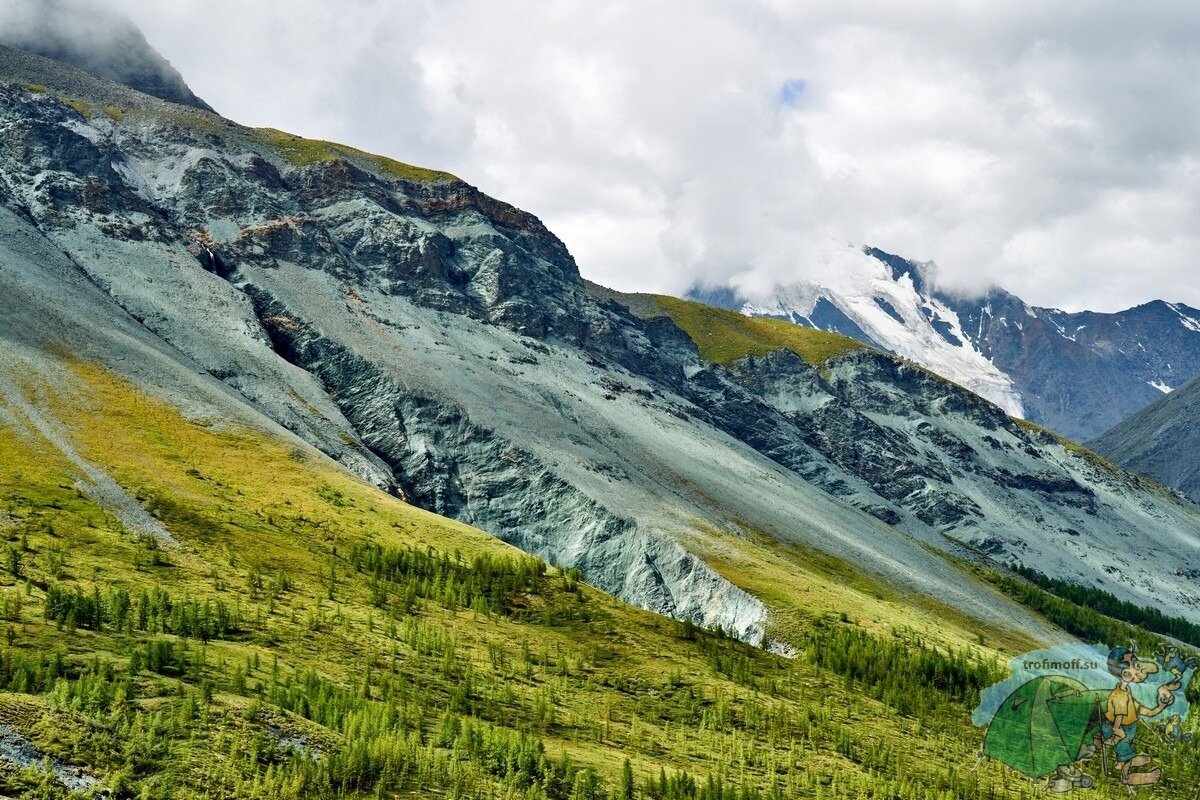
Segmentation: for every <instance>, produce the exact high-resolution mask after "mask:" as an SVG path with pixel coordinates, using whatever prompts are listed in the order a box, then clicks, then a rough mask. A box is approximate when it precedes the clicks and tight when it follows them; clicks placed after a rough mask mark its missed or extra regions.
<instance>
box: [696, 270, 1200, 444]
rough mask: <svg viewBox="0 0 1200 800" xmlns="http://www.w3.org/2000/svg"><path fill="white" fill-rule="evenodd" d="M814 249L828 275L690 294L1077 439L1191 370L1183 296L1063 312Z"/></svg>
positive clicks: (1196, 328)
mask: <svg viewBox="0 0 1200 800" xmlns="http://www.w3.org/2000/svg"><path fill="white" fill-rule="evenodd" d="M821 257H822V258H823V259H824V260H825V261H827V262H828V264H827V265H826V266H827V268H826V269H825V270H824V275H826V276H828V277H827V279H823V280H822V282H821V283H820V284H819V285H818V284H817V283H811V282H810V283H800V284H795V285H790V286H785V287H780V288H778V289H777V290H775V291H774V292H773V293H771V295H770V296H764V297H759V298H741V297H738V296H737V295H736V293H734V292H733V291H731V290H730V289H728V288H722V287H716V288H708V289H697V290H694V291H693V292H692V293H691V296H693V297H695V298H696V299H703V300H708V301H711V302H716V303H717V304H719V305H722V306H724V307H726V308H733V309H737V310H741V311H743V312H744V313H747V314H753V315H763V316H772V317H779V318H782V319H788V320H791V321H792V322H795V323H797V324H800V325H805V326H809V327H813V328H817V329H819V330H827V331H836V332H838V333H843V334H845V335H847V336H851V337H853V338H855V339H858V340H859V341H862V342H866V343H869V344H873V345H876V346H878V347H881V348H884V349H886V350H889V351H891V352H894V353H897V354H898V355H901V356H903V357H905V358H908V359H911V360H913V361H916V362H918V363H920V364H923V365H925V366H927V367H929V368H930V369H932V370H933V371H935V372H937V373H938V374H940V375H944V376H945V377H947V378H950V379H951V380H954V381H956V382H958V383H960V384H962V385H963V386H966V387H967V388H969V389H971V390H972V391H974V392H977V393H978V394H980V395H982V396H984V397H986V398H988V399H989V400H991V401H992V402H994V403H996V404H997V405H999V406H1001V407H1002V408H1004V409H1005V410H1006V411H1008V412H1009V413H1010V414H1014V415H1017V416H1022V417H1025V418H1026V419H1029V420H1031V421H1033V422H1036V423H1039V424H1042V425H1045V426H1047V427H1049V428H1052V429H1053V430H1055V431H1058V432H1060V433H1062V434H1063V435H1065V436H1068V437H1070V438H1072V439H1076V440H1080V441H1082V440H1086V439H1089V438H1091V437H1094V436H1096V435H1098V434H1099V433H1101V432H1103V431H1105V430H1107V429H1108V428H1110V427H1111V426H1113V425H1115V424H1116V423H1117V422H1119V421H1121V420H1122V419H1124V418H1125V417H1127V416H1129V415H1130V414H1132V413H1133V412H1135V411H1137V410H1138V409H1140V408H1143V407H1144V406H1146V405H1147V404H1149V403H1152V402H1154V400H1156V399H1157V398H1158V397H1160V395H1161V394H1162V393H1165V392H1169V391H1171V389H1173V388H1175V387H1178V386H1181V385H1182V384H1184V383H1186V382H1187V381H1189V380H1191V379H1192V378H1194V377H1196V376H1197V375H1200V310H1197V309H1193V308H1190V307H1188V306H1185V305H1183V304H1172V303H1166V302H1161V301H1158V302H1154V303H1148V304H1145V305H1141V306H1137V307H1135V308H1130V309H1127V310H1125V311H1121V312H1117V313H1112V314H1100V313H1095V312H1090V311H1082V312H1078V313H1068V312H1065V311H1061V310H1059V309H1054V308H1039V307H1034V306H1030V305H1028V304H1026V303H1025V302H1023V301H1022V300H1021V299H1020V298H1018V297H1016V296H1014V295H1012V294H1010V293H1008V292H1006V291H1004V290H1003V289H1001V288H994V289H991V290H990V291H988V292H987V293H985V294H983V295H982V296H978V297H962V296H957V295H954V294H951V293H947V292H944V291H942V290H939V289H938V288H937V285H936V275H935V268H934V267H933V265H930V264H921V263H917V262H913V261H909V260H908V259H905V258H902V257H900V256H896V255H892V254H890V253H886V252H884V251H882V250H878V249H876V248H865V249H862V250H859V249H858V248H845V249H844V250H840V251H836V252H831V253H828V254H823V255H822V256H821Z"/></svg>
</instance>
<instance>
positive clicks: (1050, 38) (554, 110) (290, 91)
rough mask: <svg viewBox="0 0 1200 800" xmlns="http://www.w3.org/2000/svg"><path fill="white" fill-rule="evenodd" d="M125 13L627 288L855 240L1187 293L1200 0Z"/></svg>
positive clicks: (1192, 268)
mask: <svg viewBox="0 0 1200 800" xmlns="http://www.w3.org/2000/svg"><path fill="white" fill-rule="evenodd" d="M3 2H4V0H0V3H3ZM111 2H112V3H113V4H114V5H115V6H117V7H118V8H120V9H122V10H124V11H125V12H126V13H128V14H129V15H130V16H132V17H133V18H134V19H135V20H136V21H137V22H138V23H139V24H140V25H141V26H142V28H143V29H144V31H145V32H146V34H147V38H149V39H150V41H151V42H152V43H153V44H155V45H156V46H158V47H159V48H160V49H161V50H162V51H163V52H164V53H165V54H166V55H167V57H168V58H169V59H170V60H171V61H172V62H173V63H174V64H175V66H176V67H178V68H179V69H180V70H181V72H182V73H183V74H184V76H185V77H186V78H187V79H188V81H189V82H190V83H191V85H192V88H193V89H194V90H195V91H196V92H197V94H199V95H200V96H201V97H203V98H205V99H206V100H208V101H209V102H210V103H211V104H212V105H213V106H214V107H216V108H217V109H218V110H220V111H222V112H224V113H226V114H227V115H229V116H231V117H233V118H235V119H238V120H239V121H242V122H247V123H252V124H261V125H273V126H275V127H281V128H286V129H290V130H293V131H296V132H298V133H303V134H305V135H310V136H318V137H322V138H334V139H339V140H343V141H347V142H350V143H352V144H355V145H358V146H361V147H365V148H368V149H372V150H376V151H380V152H384V153H387V154H388V155H392V156H394V157H397V158H400V159H402V160H407V161H412V162H415V163H420V164H424V165H428V166H433V167H439V168H445V169H449V170H451V171H453V172H455V173H457V174H459V175H460V176H462V177H463V178H465V179H466V180H468V181H470V182H472V183H475V184H476V185H478V186H480V187H481V188H482V189H484V190H485V191H487V192H489V193H491V194H493V195H496V196H498V197H500V198H502V199H505V200H508V201H509V202H513V203H514V204H516V205H519V206H521V207H522V208H525V209H526V210H529V211H531V212H533V213H535V214H538V215H539V216H540V217H542V219H543V220H545V221H546V223H547V224H548V225H549V226H550V228H551V229H552V230H554V231H555V232H556V233H558V234H559V235H560V236H561V237H562V238H563V239H564V241H566V243H567V244H568V246H569V247H570V248H571V250H572V252H573V253H574V254H575V255H576V257H577V259H578V261H579V263H580V267H581V270H582V271H583V273H584V274H585V275H586V276H587V277H590V278H593V279H595V280H599V281H601V282H604V283H608V284H611V285H615V286H617V287H620V288H628V289H655V290H665V291H672V292H680V291H683V290H685V289H686V288H687V287H688V286H689V285H690V284H691V283H692V282H693V281H695V280H709V281H720V280H726V279H731V278H732V279H735V280H737V281H739V282H741V283H743V284H745V285H747V286H751V285H753V286H764V285H766V284H769V283H771V282H773V281H787V280H790V279H794V278H796V277H799V276H802V275H806V274H808V273H809V272H810V271H811V270H814V269H818V268H819V266H818V265H819V263H820V262H821V259H820V257H819V256H818V255H817V254H819V253H820V252H823V249H827V248H828V247H829V242H831V241H833V242H837V243H839V246H840V244H841V243H844V242H846V241H854V242H860V243H865V244H874V245H877V246H879V247H882V248H884V249H889V250H892V251H895V252H898V253H901V254H903V255H907V256H909V257H913V258H917V259H923V260H925V259H928V260H935V261H937V262H938V264H939V267H940V274H941V275H942V276H943V278H944V280H946V281H948V282H949V283H951V284H952V285H954V286H956V287H963V288H976V287H979V286H981V285H983V284H985V283H987V282H988V281H995V282H998V283H1000V284H1002V285H1004V286H1005V287H1006V288H1009V289H1010V290H1012V291H1015V292H1017V293H1018V294H1020V295H1022V296H1023V297H1025V298H1026V299H1027V300H1029V301H1030V302H1034V303H1039V304H1045V305H1056V306H1061V307H1068V308H1081V307H1090V308H1095V309H1100V310H1108V309H1115V308H1118V307H1123V306H1126V305H1130V304H1133V303H1136V302H1142V301H1145V300H1148V299H1151V298H1154V297H1160V296H1161V297H1165V298H1167V299H1172V300H1183V301H1185V302H1189V303H1191V304H1193V305H1200V281H1198V280H1197V279H1196V277H1195V275H1196V266H1197V261H1198V259H1197V255H1198V254H1200V226H1198V225H1196V222H1195V221H1196V220H1197V218H1198V216H1197V212H1198V211H1200V208H1198V205H1200V202H1198V201H1200V168H1198V166H1197V165H1198V164H1200V116H1198V115H1197V114H1196V113H1195V109H1196V108H1197V107H1200V83H1198V82H1196V81H1195V80H1194V76H1195V75H1196V74H1197V70H1198V69H1200V50H1198V49H1197V48H1196V47H1195V46H1194V39H1195V36H1196V34H1197V33H1198V32H1200V6H1195V5H1194V4H1190V3H1171V2H1150V3H1142V4H1125V3H1118V2H1116V0H1110V1H1109V2H1088V1H1087V0H1084V1H1083V2H1078V3H1070V4H1064V3H1045V2H1033V1H1032V0H1020V1H1018V2H1013V1H1012V0H1010V1H1009V2H1000V1H999V0H995V1H992V2H984V1H983V0H960V1H959V2H950V3H946V2H933V0H908V2H905V3H895V2H886V0H859V2H847V0H806V2H804V3H799V2H784V0H769V1H764V2H758V3H752V2H746V1H745V0H726V2H715V1H713V0H691V1H690V2H685V0H660V2H656V3H634V2H619V1H617V2H608V3H585V2H567V1H566V0H559V1H558V2H546V3H516V2H511V0H445V1H444V2H436V3H434V2H423V1H422V0H391V1H385V0H343V2H338V3H332V2H320V1H319V0H290V1H289V2H279V0H270V1H264V2H254V3H247V2H245V1H244V0H237V1H236V2H235V0H174V1H173V2H171V3H162V2H160V0H111ZM801 82H802V83H801ZM800 87H802V89H801V88H800Z"/></svg>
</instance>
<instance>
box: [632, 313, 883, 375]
mask: <svg viewBox="0 0 1200 800" xmlns="http://www.w3.org/2000/svg"><path fill="white" fill-rule="evenodd" d="M653 299H654V301H655V302H656V303H657V304H658V306H659V307H660V308H661V309H662V310H663V312H664V313H666V314H667V315H668V316H670V317H671V320H672V321H674V323H675V324H676V325H678V326H679V327H680V328H682V329H683V331H684V332H685V333H687V335H688V336H689V337H691V339H692V341H694V342H695V343H696V347H697V348H699V350H700V357H701V358H703V359H705V360H706V361H712V362H715V363H717V364H731V363H733V362H734V361H737V360H738V359H739V358H745V357H746V356H761V355H765V354H767V353H770V352H772V351H774V350H780V349H787V350H791V351H792V352H793V353H795V354H796V355H798V356H800V357H801V358H803V359H804V360H805V361H807V362H808V363H810V364H812V365H813V366H820V365H821V364H824V363H825V362H826V361H828V360H829V359H831V358H834V357H836V356H840V355H842V354H844V353H849V352H852V351H854V350H858V349H860V348H863V347H865V346H866V345H864V344H862V343H861V342H857V341H855V340H854V339H851V338H849V337H848V336H842V335H840V334H836V333H826V332H825V331H817V330H812V329H810V328H804V327H801V326H799V325H794V324H792V323H790V322H785V321H784V320H778V319H770V318H768V317H747V316H745V315H744V314H739V313H738V312H736V311H729V310H727V309H723V308H713V307H712V306H706V305H704V304H703V303H696V302H692V301H690V300H680V299H678V298H675V297H668V296H666V295H654V297H653Z"/></svg>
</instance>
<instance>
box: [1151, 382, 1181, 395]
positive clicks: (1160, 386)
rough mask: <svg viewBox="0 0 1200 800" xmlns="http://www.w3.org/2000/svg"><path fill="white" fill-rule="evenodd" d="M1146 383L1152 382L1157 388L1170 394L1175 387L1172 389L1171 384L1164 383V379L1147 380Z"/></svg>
mask: <svg viewBox="0 0 1200 800" xmlns="http://www.w3.org/2000/svg"><path fill="white" fill-rule="evenodd" d="M1146 383H1148V384H1150V385H1151V386H1153V387H1154V388H1155V389H1158V390H1159V391H1160V392H1162V393H1163V394H1169V393H1170V392H1172V391H1174V389H1172V388H1171V387H1170V386H1168V385H1167V384H1165V383H1163V382H1162V381H1146Z"/></svg>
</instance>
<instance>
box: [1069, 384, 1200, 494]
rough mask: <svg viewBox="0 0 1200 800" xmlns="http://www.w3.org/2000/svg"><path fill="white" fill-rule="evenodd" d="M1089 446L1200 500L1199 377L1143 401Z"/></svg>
mask: <svg viewBox="0 0 1200 800" xmlns="http://www.w3.org/2000/svg"><path fill="white" fill-rule="evenodd" d="M1089 446H1090V447H1092V448H1093V449H1094V450H1095V451H1096V452H1097V453H1101V454H1102V455H1104V456H1105V457H1107V458H1109V459H1111V460H1113V461H1115V462H1116V463H1118V464H1120V465H1122V466H1123V467H1125V468H1126V469H1129V470H1132V471H1134V472H1137V473H1140V474H1142V475H1147V476H1149V477H1151V478H1154V479H1155V480H1157V481H1160V482H1162V483H1163V484H1165V485H1167V486H1171V487H1173V488H1175V489H1178V490H1179V491H1181V492H1184V493H1185V494H1187V495H1189V496H1190V497H1191V498H1192V499H1193V500H1198V501H1200V457H1197V453H1198V452H1200V380H1194V381H1192V382H1191V383H1189V384H1187V385H1185V386H1182V387H1180V388H1178V389H1176V390H1175V391H1173V392H1171V393H1170V394H1168V395H1166V396H1165V397H1162V398H1160V399H1159V400H1157V401H1156V402H1154V403H1152V404H1150V405H1149V406H1146V407H1145V408H1143V409H1142V410H1141V411H1139V412H1137V413H1136V414H1134V415H1133V416H1131V417H1129V418H1128V419H1126V420H1124V421H1123V422H1121V423H1120V424H1118V425H1116V426H1114V427H1113V428H1112V429H1111V430H1109V431H1106V432H1105V433H1103V434H1102V435H1100V436H1099V437H1097V438H1096V439H1094V440H1092V442H1091V443H1090V445H1089Z"/></svg>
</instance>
